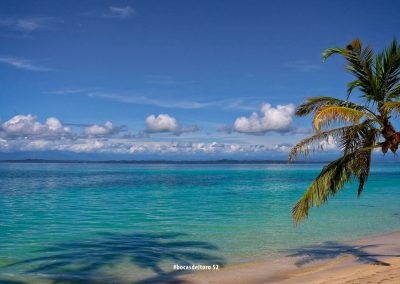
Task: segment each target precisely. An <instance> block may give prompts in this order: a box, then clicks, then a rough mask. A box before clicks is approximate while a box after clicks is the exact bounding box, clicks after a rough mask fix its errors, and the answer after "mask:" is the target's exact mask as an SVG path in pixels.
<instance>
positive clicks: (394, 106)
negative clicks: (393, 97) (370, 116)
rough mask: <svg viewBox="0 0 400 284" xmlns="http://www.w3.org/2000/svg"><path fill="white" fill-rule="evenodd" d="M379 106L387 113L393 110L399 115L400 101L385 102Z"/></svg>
mask: <svg viewBox="0 0 400 284" xmlns="http://www.w3.org/2000/svg"><path fill="white" fill-rule="evenodd" d="M381 108H382V110H384V111H386V112H387V113H390V112H392V111H394V112H395V114H396V115H397V116H399V115H400V102H386V103H384V104H383V105H382V107H381Z"/></svg>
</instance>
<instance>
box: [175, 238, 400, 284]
mask: <svg viewBox="0 0 400 284" xmlns="http://www.w3.org/2000/svg"><path fill="white" fill-rule="evenodd" d="M179 279H180V280H182V281H183V283H193V284H200V283H220V284H225V283H226V284H228V283H232V284H235V283H238V284H239V283H248V284H252V283H254V284H259V283H282V284H295V283H305V284H306V283H316V284H317V283H318V284H319V283H321V284H322V283H395V282H396V281H398V279H400V231H395V232H392V233H387V234H384V235H376V236H371V237H367V238H365V239H359V240H357V241H349V242H342V243H338V242H326V243H324V244H322V245H316V246H309V247H304V248H299V249H294V250H293V253H289V254H287V255H286V256H283V257H278V258H272V259H266V260H261V261H255V262H249V263H240V264H232V265H228V266H226V267H224V268H222V269H220V270H218V271H201V272H200V271H199V272H194V273H191V274H186V275H184V276H182V277H179ZM367 279H368V281H371V282H367ZM371 279H372V280H371Z"/></svg>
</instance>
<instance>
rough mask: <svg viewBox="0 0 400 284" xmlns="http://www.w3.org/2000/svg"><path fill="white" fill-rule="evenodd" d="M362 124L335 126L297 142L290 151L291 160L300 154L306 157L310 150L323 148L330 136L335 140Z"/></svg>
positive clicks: (355, 130) (355, 129)
mask: <svg viewBox="0 0 400 284" xmlns="http://www.w3.org/2000/svg"><path fill="white" fill-rule="evenodd" d="M359 127H360V125H350V126H344V127H340V128H335V129H331V130H327V131H323V132H319V133H317V134H315V135H312V136H310V137H307V138H305V139H303V140H301V141H300V142H299V143H297V144H296V145H295V146H294V147H293V148H292V149H291V150H290V153H289V161H294V160H296V159H297V157H298V156H299V155H300V154H303V155H304V156H305V157H307V156H308V155H309V153H310V152H314V151H316V150H323V147H322V146H321V142H322V141H327V140H328V139H329V138H330V137H332V138H333V139H334V140H337V139H340V138H341V137H342V136H343V135H345V134H346V133H350V132H357V129H358V128H359Z"/></svg>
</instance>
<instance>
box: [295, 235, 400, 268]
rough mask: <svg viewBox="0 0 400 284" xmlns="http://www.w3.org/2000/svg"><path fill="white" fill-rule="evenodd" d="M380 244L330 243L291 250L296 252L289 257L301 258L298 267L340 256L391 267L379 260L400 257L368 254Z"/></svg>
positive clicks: (297, 263) (297, 262)
mask: <svg viewBox="0 0 400 284" xmlns="http://www.w3.org/2000/svg"><path fill="white" fill-rule="evenodd" d="M379 246H380V245H379V244H373V245H351V244H343V243H339V242H332V241H328V242H325V243H323V244H322V245H318V246H312V247H303V248H298V249H293V250H290V251H291V252H294V253H292V254H290V255H288V256H289V257H299V258H300V259H299V260H298V261H296V262H295V264H296V265H297V266H303V265H306V264H309V263H311V262H313V261H321V260H330V259H334V258H337V257H340V256H353V257H355V260H356V261H357V262H361V263H366V264H374V265H384V266H390V263H387V262H384V261H381V260H379V258H380V257H400V255H393V254H379V253H371V252H368V251H367V250H368V249H373V248H376V247H379Z"/></svg>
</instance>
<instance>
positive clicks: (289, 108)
mask: <svg viewBox="0 0 400 284" xmlns="http://www.w3.org/2000/svg"><path fill="white" fill-rule="evenodd" d="M294 110H295V106H294V105H293V104H288V105H278V106H277V107H276V108H274V107H272V106H271V105H270V104H263V105H262V106H261V111H260V114H259V113H257V112H253V113H252V114H251V115H250V117H244V116H242V117H239V118H237V119H236V121H235V123H234V124H233V130H234V131H236V132H240V133H247V134H264V133H266V132H268V131H279V132H281V131H288V130H289V129H290V126H291V123H292V120H293V115H294Z"/></svg>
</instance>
